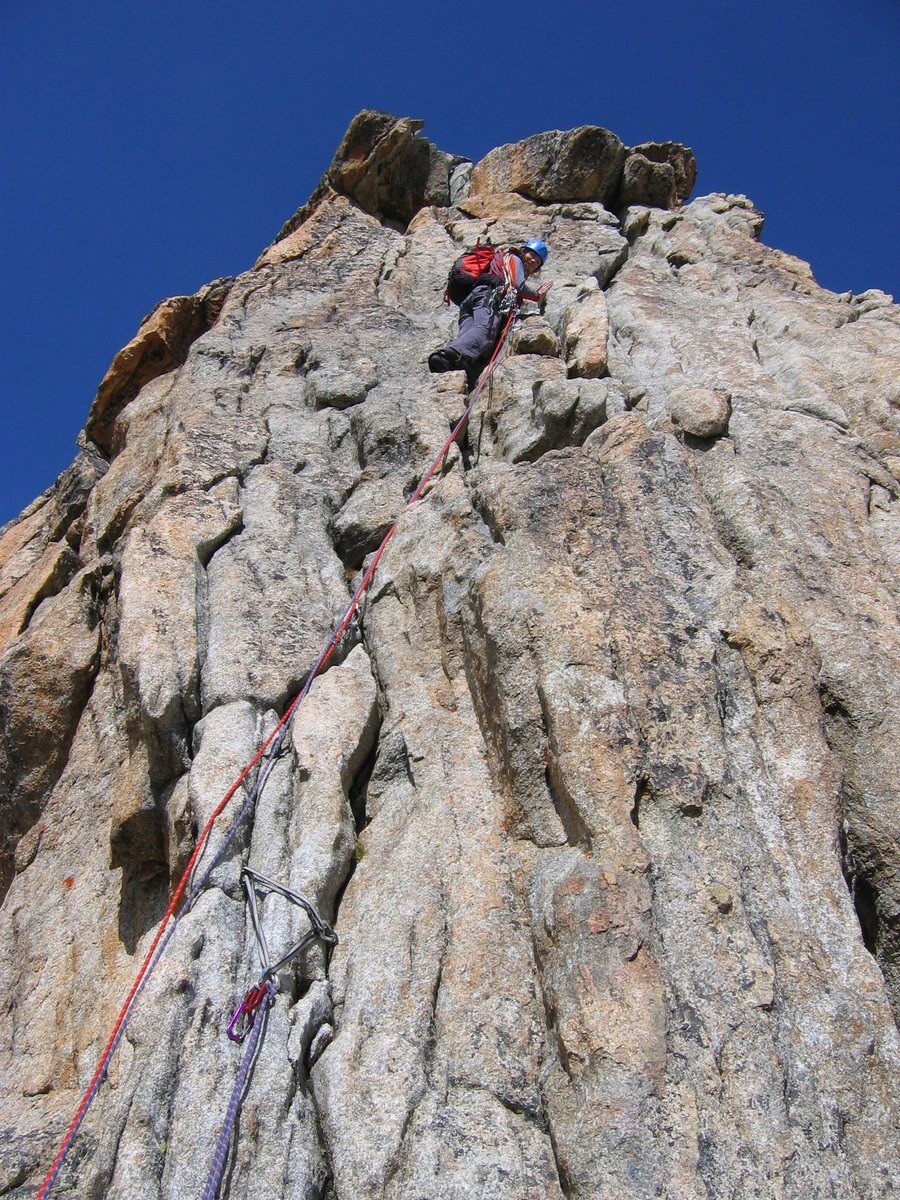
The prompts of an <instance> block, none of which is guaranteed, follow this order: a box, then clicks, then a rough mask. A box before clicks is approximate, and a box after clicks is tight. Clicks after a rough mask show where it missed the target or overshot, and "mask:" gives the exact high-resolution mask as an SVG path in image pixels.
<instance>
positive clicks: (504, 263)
mask: <svg viewBox="0 0 900 1200" xmlns="http://www.w3.org/2000/svg"><path fill="white" fill-rule="evenodd" d="M490 249H491V248H490V247H480V255H484V256H485V257H486V255H485V252H486V251H489V250H490ZM549 252H550V251H549V248H548V246H547V243H546V242H544V241H541V239H540V238H532V239H531V240H530V241H528V242H526V243H525V244H524V246H521V247H516V248H514V249H512V250H495V251H494V252H493V256H492V257H490V258H489V259H488V261H487V263H486V264H484V263H483V262H481V261H478V259H479V248H478V247H476V250H475V251H474V252H473V253H472V254H471V255H464V256H463V258H461V259H457V262H456V263H455V264H454V269H453V271H451V273H450V282H449V283H448V288H447V298H448V303H449V300H451V299H452V300H456V302H457V303H458V304H459V333H458V334H457V336H456V337H455V338H454V339H453V341H452V342H450V344H449V345H448V346H445V347H444V348H443V349H442V350H435V351H434V353H433V354H429V356H428V369H429V370H430V371H431V372H432V373H438V372H442V371H465V372H466V375H467V377H468V381H469V386H471V385H472V384H473V383H474V382H475V380H476V379H477V378H478V374H479V371H480V370H481V366H482V364H483V363H484V361H485V359H486V358H487V357H488V356H489V354H490V352H491V350H493V348H494V346H495V344H496V342H497V338H498V337H499V336H500V331H501V329H502V327H503V314H504V313H507V312H509V310H510V308H511V307H512V306H513V305H515V306H518V305H519V304H520V303H521V302H522V301H523V300H533V301H535V302H538V301H540V300H542V299H543V297H544V296H545V295H546V294H547V292H549V291H550V288H551V287H552V286H553V285H552V284H551V283H542V284H541V286H540V287H539V288H538V289H537V290H535V289H534V288H531V287H528V286H527V285H526V282H525V281H526V280H527V279H528V278H529V277H530V276H531V275H534V274H536V273H537V272H538V271H540V269H541V267H542V266H543V265H544V263H545V262H546V261H547V255H548V254H549ZM467 259H469V260H471V261H472V262H473V263H477V265H473V266H472V267H469V266H468V264H467V263H465V260H467ZM461 264H463V265H462V268H461V269H460V267H461ZM473 271H477V272H478V273H477V274H476V275H475V276H474V284H472V278H473V275H472V272H473ZM467 275H468V278H469V283H468V288H470V289H471V290H468V294H466V295H464V298H461V299H459V298H458V296H459V293H456V294H454V290H453V284H454V281H455V282H456V284H457V286H459V285H460V283H462V288H463V291H465V290H467V284H466V282H465V280H466V276H467Z"/></svg>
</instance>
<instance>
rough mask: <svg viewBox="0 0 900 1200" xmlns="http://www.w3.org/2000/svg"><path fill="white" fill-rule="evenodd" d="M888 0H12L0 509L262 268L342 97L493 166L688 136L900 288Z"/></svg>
mask: <svg viewBox="0 0 900 1200" xmlns="http://www.w3.org/2000/svg"><path fill="white" fill-rule="evenodd" d="M898 63H900V4H898V2H897V0H850V2H848V0H840V2H838V0H777V2H776V0H757V2H756V3H755V4H752V5H751V4H734V3H729V0H719V2H717V3H712V2H709V0H686V2H685V3H682V4H679V3H673V2H672V0H669V2H667V3H663V2H662V0H644V2H643V3H642V4H640V5H630V6H626V5H622V4H617V5H615V6H611V5H606V4H602V3H588V2H586V0H558V2H557V3H556V5H555V7H553V6H551V4H550V3H549V2H547V3H541V4H538V3H535V2H534V0H521V2H520V3H517V4H511V3H506V2H504V0H480V2H479V3H477V4H475V3H471V2H470V0H456V3H455V4H443V5H439V6H432V5H429V4H427V3H424V2H422V3H408V2H405V0H381V2H380V3H378V4H369V3H365V4H364V3H360V2H358V0H343V2H342V3H330V4H312V3H308V2H304V3H290V2H284V3H281V4H275V3H272V2H271V0H253V2H252V3H248V2H247V0H241V2H239V3H238V2H236V0H216V2H215V3H213V2H211V0H209V2H207V0H178V2H177V3H176V2H175V0H152V2H151V0H145V2H144V3H138V2H137V0H92V2H91V3H89V4H72V3H71V0H66V2H63V0H31V2H30V3H22V2H19V0H0V121H2V126H0V133H2V145H3V147H4V151H3V165H2V177H0V280H2V284H0V296H2V308H0V381H2V382H0V387H2V391H0V397H2V406H3V432H2V440H0V447H2V450H0V455H2V458H0V523H3V522H4V521H6V520H8V519H9V518H10V517H12V516H14V515H16V514H17V513H18V512H19V510H20V509H21V508H22V507H23V506H24V505H25V504H27V503H28V502H29V501H30V500H31V499H32V498H33V497H34V496H35V495H37V494H38V493H39V492H41V491H42V490H43V489H44V488H46V487H47V486H49V484H50V483H51V482H52V481H53V479H54V478H55V476H56V475H57V474H58V472H59V471H61V470H62V469H63V468H64V467H66V466H67V465H68V463H69V462H70V461H71V459H72V457H73V455H74V452H75V446H74V440H75V437H76V435H77V433H78V430H79V429H80V428H81V427H82V425H83V424H84V421H85V419H86V417H87V412H88V408H89V406H90V403H91V399H92V398H93V395H94V392H95V390H96V387H97V384H98V382H99V380H100V379H101V377H102V376H103V373H104V371H105V370H106V367H107V365H108V364H109V361H110V360H111V358H112V357H113V355H114V354H115V353H116V351H117V350H118V349H119V348H120V347H121V346H122V345H124V344H125V343H126V342H127V341H128V340H129V339H130V338H131V336H132V335H133V334H134V332H135V330H136V329H137V326H138V324H139V322H140V320H141V318H142V317H143V316H144V315H145V314H146V313H147V312H148V310H149V309H150V308H152V307H153V305H154V304H155V303H156V302H157V301H158V300H160V299H162V298H163V297H165V296H171V295H177V294H183V293H189V292H193V291H196V289H197V288H198V287H200V286H201V285H202V284H204V283H206V282H207V281H208V280H210V279H213V278H216V277H217V276H220V275H229V274H236V273H237V272H239V271H242V270H244V269H246V268H247V267H248V266H249V265H250V264H251V263H252V262H253V260H254V258H255V257H256V255H257V254H258V252H259V251H260V250H261V249H262V247H263V246H265V245H266V244H268V242H269V241H271V239H272V237H273V236H274V234H275V232H276V231H277V230H278V228H279V226H280V225H281V223H282V222H283V221H284V219H285V218H286V217H288V216H289V215H290V214H291V213H292V212H293V211H294V210H295V209H296V208H297V207H298V205H300V204H301V203H302V202H303V201H304V200H305V199H306V198H307V196H308V194H309V193H310V191H311V190H312V188H313V187H314V185H315V183H316V182H317V180H318V178H319V176H320V174H321V173H322V171H323V170H324V169H325V167H326V166H327V164H328V162H329V161H330V159H331V155H332V153H333V151H334V149H335V147H336V146H337V143H338V141H339V140H340V137H341V135H342V133H343V132H344V129H345V128H346V125H347V123H348V121H349V120H350V118H351V117H352V116H353V115H354V113H356V112H357V111H358V110H359V109H361V108H366V107H368V108H381V109H384V110H387V111H389V112H393V113H396V114H397V115H403V116H417V117H422V118H424V120H425V122H426V128H425V133H426V135H427V136H428V137H430V138H431V140H432V141H434V142H436V143H437V144H438V145H439V146H440V147H441V148H442V149H445V150H450V151H454V152H457V153H461V154H465V155H467V156H469V157H472V158H475V159H477V158H478V157H480V156H481V155H483V154H484V153H486V152H487V151H488V150H489V149H491V148H492V147H493V146H496V145H500V144H501V143H503V142H509V141H515V140H518V139H520V138H523V137H527V136H528V135H529V134H531V133H537V132H539V131H541V130H545V129H567V128H571V127H573V126H576V125H581V124H597V125H604V126H606V127H607V128H609V129H612V130H613V131H614V132H615V133H617V134H618V135H619V137H621V138H622V139H623V141H625V142H628V143H631V144H634V143H636V142H641V141H647V140H655V141H662V140H666V139H673V140H675V141H681V142H685V143H686V144H688V145H690V146H692V147H693V149H694V152H695V153H696V155H697V159H698V163H699V167H700V174H699V179H698V182H697V187H696V189H695V194H696V195H702V194H704V193H706V192H710V191H732V192H744V193H745V194H747V195H749V196H750V197H751V199H752V200H754V201H755V202H756V204H757V205H758V206H759V207H760V208H762V209H763V210H764V212H765V213H766V216H767V222H766V229H765V231H764V239H765V240H766V241H767V242H768V243H769V244H770V245H775V246H778V247H780V248H782V249H785V250H788V251H790V252H792V253H794V254H797V255H800V256H801V257H802V258H805V259H807V260H808V261H810V262H811V263H812V267H813V270H814V272H815V275H816V278H817V279H818V281H819V282H820V283H821V284H823V285H824V286H825V287H828V288H831V289H833V290H835V291H847V290H853V291H856V292H859V291H864V290H865V289H866V288H870V287H878V288H881V289H883V290H885V291H888V292H891V294H893V295H897V293H898V291H900V251H898V238H897V232H896V226H897V197H898V195H900V186H898V185H900V178H898V165H897V164H898V161H900V153H898V152H900V137H898V126H897V120H898V113H900V103H898V100H900V97H898V86H897V78H898V74H900V72H898Z"/></svg>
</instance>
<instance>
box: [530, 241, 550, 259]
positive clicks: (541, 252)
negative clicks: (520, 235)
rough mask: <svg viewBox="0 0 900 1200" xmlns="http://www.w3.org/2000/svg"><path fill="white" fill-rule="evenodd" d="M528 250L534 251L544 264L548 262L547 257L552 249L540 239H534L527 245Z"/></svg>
mask: <svg viewBox="0 0 900 1200" xmlns="http://www.w3.org/2000/svg"><path fill="white" fill-rule="evenodd" d="M524 248H525V249H526V250H533V251H534V253H535V254H536V255H537V256H538V258H539V259H540V260H541V262H542V263H545V262H546V261H547V255H548V254H549V253H550V247H549V246H548V245H547V243H546V242H544V241H541V239H540V238H532V239H531V241H530V242H526V243H525V247H524Z"/></svg>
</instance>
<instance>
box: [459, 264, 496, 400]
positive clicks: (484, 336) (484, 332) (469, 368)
mask: <svg viewBox="0 0 900 1200" xmlns="http://www.w3.org/2000/svg"><path fill="white" fill-rule="evenodd" d="M493 294H494V289H493V288H492V287H476V288H473V289H472V291H471V292H469V294H468V296H466V298H465V300H463V302H462V304H461V305H460V306H459V333H458V334H457V335H456V337H455V338H454V339H453V341H452V342H451V343H450V345H449V347H448V349H450V350H455V351H456V352H457V354H459V356H460V358H461V359H462V361H463V366H464V367H465V369H466V373H467V374H468V376H469V378H470V379H471V378H472V376H473V374H477V372H478V367H479V366H480V364H481V363H482V362H484V360H485V359H486V358H487V357H488V356H489V355H490V353H491V351H492V350H493V348H494V346H495V344H496V341H497V338H498V337H499V336H500V329H501V327H502V316H501V314H500V313H498V312H492V311H491V308H490V302H491V296H492V295H493Z"/></svg>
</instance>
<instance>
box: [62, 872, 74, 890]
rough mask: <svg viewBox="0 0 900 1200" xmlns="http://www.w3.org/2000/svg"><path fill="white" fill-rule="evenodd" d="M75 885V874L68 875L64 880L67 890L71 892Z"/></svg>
mask: <svg viewBox="0 0 900 1200" xmlns="http://www.w3.org/2000/svg"><path fill="white" fill-rule="evenodd" d="M74 886H75V876H74V875H67V876H66V877H65V879H64V880H63V887H64V888H65V889H66V891H67V892H71V890H72V888H73V887H74Z"/></svg>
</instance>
